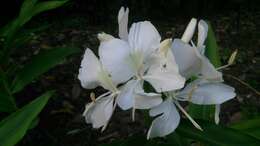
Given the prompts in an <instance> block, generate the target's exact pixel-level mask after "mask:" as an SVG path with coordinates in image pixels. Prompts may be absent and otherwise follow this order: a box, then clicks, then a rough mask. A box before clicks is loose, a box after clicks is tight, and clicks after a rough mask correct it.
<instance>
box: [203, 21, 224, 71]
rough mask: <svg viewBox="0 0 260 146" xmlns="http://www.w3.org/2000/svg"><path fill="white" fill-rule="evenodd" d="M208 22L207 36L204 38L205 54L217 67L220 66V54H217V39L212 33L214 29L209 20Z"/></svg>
mask: <svg viewBox="0 0 260 146" xmlns="http://www.w3.org/2000/svg"><path fill="white" fill-rule="evenodd" d="M207 23H208V28H209V29H208V36H207V39H206V50H205V54H206V56H207V57H208V58H209V60H210V62H211V63H212V64H213V65H214V66H215V67H219V66H221V61H220V56H219V52H218V50H219V48H218V45H217V40H216V37H215V34H214V31H213V29H212V26H211V24H210V22H207Z"/></svg>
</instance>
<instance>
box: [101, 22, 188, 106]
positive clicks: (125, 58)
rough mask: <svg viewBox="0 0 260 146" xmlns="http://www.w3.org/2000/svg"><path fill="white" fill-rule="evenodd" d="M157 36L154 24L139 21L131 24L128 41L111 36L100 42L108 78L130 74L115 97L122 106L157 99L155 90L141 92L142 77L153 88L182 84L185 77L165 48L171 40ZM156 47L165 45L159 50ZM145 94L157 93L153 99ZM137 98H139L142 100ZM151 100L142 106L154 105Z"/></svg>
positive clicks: (157, 95)
mask: <svg viewBox="0 0 260 146" xmlns="http://www.w3.org/2000/svg"><path fill="white" fill-rule="evenodd" d="M160 40H161V37H160V35H159V33H158V31H157V30H156V28H155V27H154V26H153V25H152V24H151V23H150V22H148V21H143V22H137V23H134V24H133V25H132V26H131V28H130V31H129V35H128V41H124V40H121V39H116V38H114V39H111V40H109V41H104V42H102V43H101V45H100V47H99V54H100V60H101V62H102V64H104V66H106V67H107V70H108V71H109V73H111V75H112V78H113V77H116V78H118V79H119V78H122V80H123V79H127V80H128V79H129V78H131V77H132V80H131V81H128V83H127V84H126V85H124V86H123V87H122V92H121V93H120V96H118V99H117V102H118V105H119V106H120V107H121V108H122V109H124V110H126V109H129V108H132V107H133V109H135V108H140V107H139V106H137V105H143V104H147V103H150V102H152V101H156V102H155V103H156V104H158V103H160V102H161V98H159V97H160V95H159V94H154V93H144V91H143V89H142V87H143V82H144V81H147V82H149V83H150V84H151V85H152V86H153V87H154V88H155V90H156V91H157V92H164V91H171V90H176V89H180V88H182V87H183V86H184V82H185V79H184V78H182V77H181V76H180V75H179V73H178V67H177V64H176V63H175V61H174V57H173V55H172V52H171V51H168V50H169V48H170V45H169V44H171V40H166V41H165V42H162V43H160ZM166 42H167V43H166ZM166 44H168V45H166ZM165 46H167V47H165ZM159 48H166V49H164V50H163V51H162V49H159ZM122 80H121V81H122ZM123 88H126V89H123ZM129 89H132V90H129ZM141 89H142V90H141ZM123 91H126V92H123ZM139 95H143V97H144V98H142V100H138V99H137V97H138V96H139ZM155 95H156V96H155ZM149 96H152V97H153V98H155V97H157V100H151V101H148V100H149V99H152V98H151V97H150V98H148V97H149ZM145 97H147V98H145ZM129 98H130V99H129ZM144 99H147V101H145V100H144ZM159 99H160V100H159ZM126 101H131V102H126ZM138 101H143V103H141V102H140V103H139V102H138ZM159 101H160V102H159ZM155 103H151V104H150V106H146V108H151V107H152V106H154V105H156V104H155Z"/></svg>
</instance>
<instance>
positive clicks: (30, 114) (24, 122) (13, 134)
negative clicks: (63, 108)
mask: <svg viewBox="0 0 260 146" xmlns="http://www.w3.org/2000/svg"><path fill="white" fill-rule="evenodd" d="M52 94H53V92H52V91H51V92H47V93H45V94H43V95H42V96H40V97H38V98H37V99H35V100H34V101H32V102H31V103H29V104H27V105H26V106H24V107H23V108H21V109H19V110H18V111H16V112H14V113H13V114H11V115H10V116H8V117H7V118H5V119H4V120H2V121H1V122H0V146H14V145H15V144H16V143H17V142H18V141H19V140H21V139H22V137H23V136H24V135H25V133H26V131H27V130H28V128H30V125H31V123H32V121H33V120H34V119H35V118H36V117H37V115H38V114H39V113H40V112H41V110H42V109H43V107H44V106H45V104H46V103H47V101H48V100H49V98H50V97H51V96H52Z"/></svg>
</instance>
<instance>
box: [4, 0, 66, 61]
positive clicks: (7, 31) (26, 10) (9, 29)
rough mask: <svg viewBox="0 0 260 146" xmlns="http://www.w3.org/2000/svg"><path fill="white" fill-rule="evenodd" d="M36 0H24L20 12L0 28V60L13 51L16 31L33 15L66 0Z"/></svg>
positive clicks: (60, 4) (53, 7)
mask: <svg viewBox="0 0 260 146" xmlns="http://www.w3.org/2000/svg"><path fill="white" fill-rule="evenodd" d="M37 1H38V0H25V1H24V2H23V4H22V6H21V10H20V13H19V15H18V17H17V18H15V19H14V20H13V21H11V22H9V23H7V24H6V25H5V26H4V27H3V28H1V29H0V37H3V38H4V45H3V53H2V54H0V55H1V56H0V61H1V62H6V61H7V59H8V57H9V56H10V55H11V53H12V52H13V50H12V49H13V48H11V46H13V43H14V42H16V41H17V40H16V39H17V38H16V34H17V32H18V31H19V30H20V29H21V28H22V27H23V26H24V25H25V24H26V23H27V22H28V21H29V20H31V18H32V17H34V16H35V15H37V14H39V13H41V12H44V11H47V10H51V9H55V8H57V7H60V6H62V5H63V4H64V3H66V2H67V1H68V0H52V1H44V2H37ZM25 38H26V37H25Z"/></svg>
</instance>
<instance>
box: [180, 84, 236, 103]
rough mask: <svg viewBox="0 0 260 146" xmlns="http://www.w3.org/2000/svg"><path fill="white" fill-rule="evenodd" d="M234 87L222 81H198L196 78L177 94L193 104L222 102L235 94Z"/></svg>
mask: <svg viewBox="0 0 260 146" xmlns="http://www.w3.org/2000/svg"><path fill="white" fill-rule="evenodd" d="M234 91H235V90H234V88H233V87H231V86H228V85H226V84H223V83H210V82H208V83H207V82H203V83H200V82H198V80H196V81H194V82H193V83H190V84H189V85H187V86H186V87H185V88H184V89H183V90H182V91H181V92H180V93H179V95H178V96H181V97H184V98H186V99H187V100H189V101H191V102H192V103H195V104H200V105H213V104H221V103H224V102H226V101H228V100H230V99H232V98H234V97H235V96H236V94H235V92H234Z"/></svg>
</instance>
